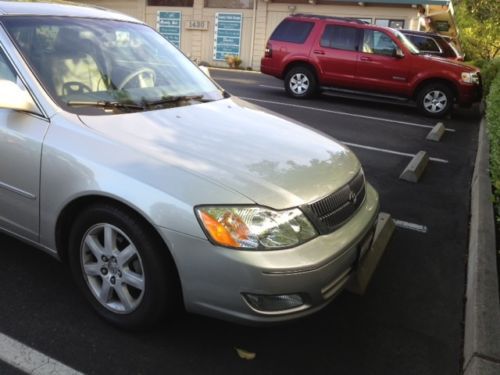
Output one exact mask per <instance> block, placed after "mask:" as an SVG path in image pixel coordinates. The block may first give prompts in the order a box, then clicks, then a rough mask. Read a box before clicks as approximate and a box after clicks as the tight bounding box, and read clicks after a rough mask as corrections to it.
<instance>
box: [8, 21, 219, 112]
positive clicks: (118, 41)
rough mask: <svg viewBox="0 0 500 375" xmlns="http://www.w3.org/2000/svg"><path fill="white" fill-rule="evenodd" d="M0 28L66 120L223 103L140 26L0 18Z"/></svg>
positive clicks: (185, 63)
mask: <svg viewBox="0 0 500 375" xmlns="http://www.w3.org/2000/svg"><path fill="white" fill-rule="evenodd" d="M2 22H3V24H4V25H5V27H6V29H7V30H8V32H9V34H10V36H11V37H12V39H13V40H14V42H15V44H16V45H17V47H18V49H19V51H20V52H21V53H22V55H23V56H24V58H25V60H26V61H27V62H28V64H29V65H30V66H31V68H32V70H33V71H34V72H35V74H36V75H37V77H38V79H39V81H40V82H41V84H42V85H43V86H44V88H45V89H46V90H47V92H48V93H49V94H50V96H51V97H52V98H53V99H54V100H55V101H56V102H57V103H58V104H59V105H60V106H61V107H63V108H64V109H66V110H68V111H71V112H73V113H78V114H90V115H92V114H95V115H98V114H113V113H121V112H123V111H145V110H155V109H159V108H171V107H174V106H175V107H177V106H184V105H191V104H199V103H202V102H207V101H213V100H219V99H222V98H223V97H224V92H223V91H222V90H221V89H220V88H219V87H218V86H216V84H214V83H213V82H212V81H211V80H210V79H209V78H208V77H207V76H206V75H205V74H204V73H203V72H201V71H200V70H199V69H198V68H197V67H196V66H195V65H194V64H193V63H192V62H191V61H190V60H189V59H188V58H186V57H185V56H184V55H183V54H182V53H181V52H180V51H179V50H178V49H177V48H175V47H174V46H173V45H172V44H170V43H169V42H168V41H167V40H166V39H165V38H163V37H162V36H161V35H160V34H158V33H157V32H155V31H154V30H153V29H151V28H150V27H148V26H145V25H142V24H136V23H131V22H121V21H113V20H104V19H90V18H70V17H45V16H14V17H5V18H3V19H2Z"/></svg>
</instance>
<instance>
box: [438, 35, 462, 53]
mask: <svg viewBox="0 0 500 375" xmlns="http://www.w3.org/2000/svg"><path fill="white" fill-rule="evenodd" d="M438 42H439V46H440V47H441V49H442V50H443V54H442V55H443V56H444V57H458V56H459V55H460V54H459V53H458V51H457V50H456V49H455V48H454V46H453V44H451V41H448V40H446V39H444V38H440V39H438Z"/></svg>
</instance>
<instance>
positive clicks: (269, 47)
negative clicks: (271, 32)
mask: <svg viewBox="0 0 500 375" xmlns="http://www.w3.org/2000/svg"><path fill="white" fill-rule="evenodd" d="M264 56H265V57H273V46H272V45H271V43H267V44H266V49H265V53H264Z"/></svg>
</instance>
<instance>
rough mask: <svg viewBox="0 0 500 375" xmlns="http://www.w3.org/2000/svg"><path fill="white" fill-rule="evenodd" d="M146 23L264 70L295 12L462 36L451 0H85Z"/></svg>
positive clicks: (188, 45)
mask: <svg viewBox="0 0 500 375" xmlns="http://www.w3.org/2000/svg"><path fill="white" fill-rule="evenodd" d="M82 2H86V3H90V4H94V5H98V6H102V7H105V8H110V9H114V10H117V11H120V12H123V13H126V14H128V15H131V16H133V17H135V18H137V19H140V20H142V21H145V22H146V23H148V24H149V25H150V26H152V27H154V28H156V29H157V30H158V31H160V32H161V33H162V34H164V35H165V36H166V37H167V39H169V40H170V41H171V42H173V43H174V44H176V45H177V46H178V47H179V48H180V49H181V50H182V51H183V52H184V53H185V54H186V55H188V56H189V57H191V58H192V59H193V60H196V61H198V62H202V61H203V62H206V63H208V64H210V65H213V66H227V63H226V61H225V60H224V56H226V55H238V56H240V58H241V60H242V64H241V67H243V68H252V69H259V65H260V59H261V57H262V56H263V55H264V49H265V45H266V42H267V39H268V38H269V35H270V34H271V33H272V31H273V30H274V28H275V27H276V25H278V23H279V22H280V21H281V20H282V19H283V18H285V17H286V16H288V15H290V14H293V13H313V14H322V15H334V16H343V17H355V18H359V19H361V20H364V21H366V22H370V23H375V24H377V25H381V26H390V27H394V28H406V29H413V30H428V31H429V30H433V31H438V32H440V33H443V34H445V35H449V36H451V37H452V38H456V37H457V29H456V26H455V21H454V13H453V7H452V3H451V1H450V0H420V1H418V0H362V1H353V0H84V1H82Z"/></svg>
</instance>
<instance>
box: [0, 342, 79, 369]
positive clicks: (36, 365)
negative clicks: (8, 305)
mask: <svg viewBox="0 0 500 375" xmlns="http://www.w3.org/2000/svg"><path fill="white" fill-rule="evenodd" d="M0 361H3V362H6V363H8V364H9V365H11V366H13V367H15V368H17V369H19V370H21V371H24V372H26V373H28V374H33V375H83V374H82V373H81V372H78V371H76V370H74V369H72V368H71V367H68V366H66V365H63V364H62V363H61V362H58V361H56V360H55V359H52V358H50V357H47V356H46V355H45V354H43V353H40V352H38V351H36V350H35V349H32V348H30V347H28V346H26V345H24V344H22V343H20V342H19V341H16V340H14V339H12V338H10V337H8V336H6V335H4V334H2V333H0Z"/></svg>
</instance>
